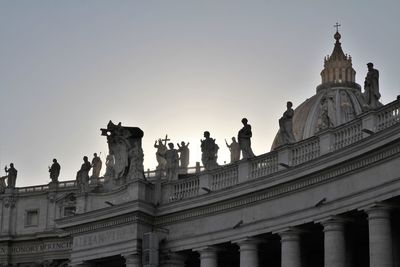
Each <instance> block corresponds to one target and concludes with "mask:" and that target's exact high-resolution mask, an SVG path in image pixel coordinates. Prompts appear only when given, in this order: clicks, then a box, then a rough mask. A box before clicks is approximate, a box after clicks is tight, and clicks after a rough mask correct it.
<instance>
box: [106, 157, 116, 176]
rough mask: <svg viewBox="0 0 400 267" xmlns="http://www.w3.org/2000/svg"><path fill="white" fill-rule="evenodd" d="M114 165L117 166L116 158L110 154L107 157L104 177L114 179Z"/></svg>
mask: <svg viewBox="0 0 400 267" xmlns="http://www.w3.org/2000/svg"><path fill="white" fill-rule="evenodd" d="M114 165H115V159H114V156H113V155H111V154H108V155H107V157H106V173H105V174H104V176H111V177H114Z"/></svg>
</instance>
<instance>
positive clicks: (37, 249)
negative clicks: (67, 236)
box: [0, 241, 71, 255]
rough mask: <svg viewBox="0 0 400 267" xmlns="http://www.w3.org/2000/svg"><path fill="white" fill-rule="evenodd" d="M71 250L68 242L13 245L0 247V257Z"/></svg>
mask: <svg viewBox="0 0 400 267" xmlns="http://www.w3.org/2000/svg"><path fill="white" fill-rule="evenodd" d="M70 248H71V242H70V241H58V242H48V243H31V244H21V245H18V244H17V245H13V246H11V247H0V255H8V254H12V255H19V254H32V253H43V252H51V251H62V250H68V249H70Z"/></svg>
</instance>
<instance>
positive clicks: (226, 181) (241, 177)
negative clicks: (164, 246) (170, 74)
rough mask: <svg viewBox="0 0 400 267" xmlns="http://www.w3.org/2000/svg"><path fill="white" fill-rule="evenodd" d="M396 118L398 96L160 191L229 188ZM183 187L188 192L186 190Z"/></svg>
mask: <svg viewBox="0 0 400 267" xmlns="http://www.w3.org/2000/svg"><path fill="white" fill-rule="evenodd" d="M399 122H400V99H399V100H396V101H393V102H391V103H389V104H387V105H385V106H383V107H380V108H379V109H376V110H373V111H369V112H365V113H363V114H361V116H359V117H358V118H356V119H355V120H353V121H350V122H348V123H346V124H343V125H340V126H337V127H335V128H330V129H326V130H324V131H321V132H319V133H317V134H316V135H315V136H313V137H311V138H308V139H305V140H302V141H300V142H297V143H294V144H290V145H285V146H282V147H279V148H278V149H276V150H275V151H271V152H269V153H266V154H263V155H260V156H257V157H255V158H253V159H250V160H241V161H239V162H237V163H236V164H233V165H228V166H224V167H221V168H218V169H216V170H213V171H208V172H201V173H199V174H197V175H196V178H190V179H194V180H196V182H195V184H196V186H194V185H192V184H185V182H184V180H183V181H179V182H178V184H180V186H181V187H179V190H178V191H177V189H176V188H175V189H174V191H173V192H171V191H169V190H166V191H163V192H164V193H166V194H169V196H170V198H169V199H168V200H169V201H168V202H172V201H177V200H180V199H185V198H190V197H195V196H197V195H200V194H206V193H209V192H211V191H217V190H221V189H224V188H228V187H231V186H233V185H236V184H238V183H242V182H245V181H248V180H250V179H257V178H262V177H265V176H268V175H271V174H273V173H276V172H278V171H283V170H286V169H288V168H290V167H294V166H297V165H299V164H302V163H306V162H309V161H311V160H314V159H316V158H318V157H320V156H322V155H325V154H327V153H332V152H334V151H336V150H338V149H341V148H344V147H346V146H349V145H351V144H354V143H356V142H358V141H360V140H362V139H363V138H366V137H368V136H370V135H371V134H373V133H375V132H378V131H381V130H384V129H386V128H388V127H390V126H392V125H394V124H397V123H399ZM190 183H193V181H192V182H190ZM167 184H168V183H167ZM167 184H166V185H167ZM175 187H176V185H175ZM202 189H204V190H202ZM185 190H187V191H189V192H190V193H185V192H186V191H185ZM164 199H165V198H164Z"/></svg>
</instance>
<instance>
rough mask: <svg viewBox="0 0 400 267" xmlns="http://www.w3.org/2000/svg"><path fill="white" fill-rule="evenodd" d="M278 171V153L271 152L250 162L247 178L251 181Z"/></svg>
mask: <svg viewBox="0 0 400 267" xmlns="http://www.w3.org/2000/svg"><path fill="white" fill-rule="evenodd" d="M277 171H278V153H276V152H271V153H267V154H264V155H261V156H258V157H256V158H254V159H252V160H251V161H250V170H249V177H250V178H251V179H254V178H258V177H262V176H266V175H268V174H271V173H274V172H277Z"/></svg>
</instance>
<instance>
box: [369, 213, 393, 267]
mask: <svg viewBox="0 0 400 267" xmlns="http://www.w3.org/2000/svg"><path fill="white" fill-rule="evenodd" d="M365 212H366V213H367V214H368V228H369V266H370V267H393V250H392V249H393V248H392V236H391V227H390V210H389V208H388V207H384V206H374V207H372V208H369V209H367V210H366V211H365Z"/></svg>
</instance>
